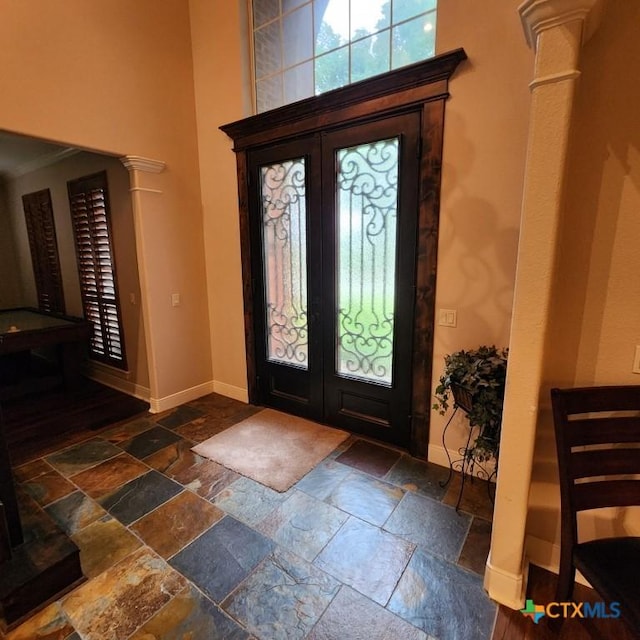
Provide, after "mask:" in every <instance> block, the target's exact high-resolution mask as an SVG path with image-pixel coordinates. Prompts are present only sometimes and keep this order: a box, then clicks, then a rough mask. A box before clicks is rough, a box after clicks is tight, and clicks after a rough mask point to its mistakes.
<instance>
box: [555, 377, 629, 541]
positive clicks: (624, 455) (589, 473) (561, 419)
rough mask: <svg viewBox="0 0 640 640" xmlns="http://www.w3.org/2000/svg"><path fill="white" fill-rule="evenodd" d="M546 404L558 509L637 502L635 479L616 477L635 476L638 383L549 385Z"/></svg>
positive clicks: (573, 535) (573, 520)
mask: <svg viewBox="0 0 640 640" xmlns="http://www.w3.org/2000/svg"><path fill="white" fill-rule="evenodd" d="M551 404H552V407H553V420H554V424H555V433H556V445H557V449H558V467H559V470H560V494H561V500H562V509H563V511H564V510H565V509H570V510H573V511H585V510H588V509H599V508H601V507H623V506H633V505H640V480H629V479H623V478H621V476H633V475H640V415H639V416H635V415H632V416H629V415H628V413H629V412H638V413H639V414H640V385H633V386H613V387H582V388H576V389H552V390H551ZM616 412H625V415H620V416H616V415H615V413H616ZM602 414H606V415H602ZM573 416H576V417H575V418H573ZM634 445H638V446H635V447H634ZM583 447H594V448H587V450H584V448H583ZM587 478H593V480H592V481H588V480H585V479H587ZM576 480H578V482H576ZM568 522H572V523H575V519H569V520H568ZM571 526H572V528H575V527H574V525H573V524H572V525H571ZM576 536H577V532H576V531H575V530H574V532H573V534H572V537H573V538H574V539H576Z"/></svg>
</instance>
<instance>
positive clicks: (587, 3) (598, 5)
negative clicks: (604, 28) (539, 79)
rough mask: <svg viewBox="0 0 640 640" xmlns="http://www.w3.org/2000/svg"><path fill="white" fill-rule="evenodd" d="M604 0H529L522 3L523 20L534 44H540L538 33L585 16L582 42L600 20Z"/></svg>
mask: <svg viewBox="0 0 640 640" xmlns="http://www.w3.org/2000/svg"><path fill="white" fill-rule="evenodd" d="M603 7H604V0H525V2H523V3H522V4H521V5H520V6H519V7H518V12H519V13H520V20H521V21H522V26H523V28H524V34H525V37H526V39H527V43H528V44H529V46H530V47H532V48H534V49H535V48H536V42H537V39H538V34H539V33H540V32H541V31H544V30H546V29H551V28H553V27H559V26H561V25H563V24H566V23H567V22H572V21H574V20H581V21H582V22H583V23H584V25H583V29H582V44H584V43H585V42H586V41H587V40H588V39H589V38H590V37H591V36H592V35H593V33H594V32H595V30H596V29H597V28H598V26H599V24H600V19H601V17H602V11H603Z"/></svg>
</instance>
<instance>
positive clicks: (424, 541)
mask: <svg viewBox="0 0 640 640" xmlns="http://www.w3.org/2000/svg"><path fill="white" fill-rule="evenodd" d="M470 524H471V518H470V517H469V516H468V515H466V514H464V513H456V511H455V509H453V508H452V507H448V506H445V505H443V504H441V503H439V502H436V501H435V500H432V499H431V498H424V497H422V496H419V495H416V494H415V493H407V494H405V496H404V498H403V499H402V502H401V503H400V504H399V505H398V506H397V508H396V510H395V511H394V512H393V513H392V514H391V516H390V518H389V519H388V520H387V522H386V523H385V525H384V530H385V531H389V532H390V533H394V534H395V535H397V536H400V537H402V538H405V539H406V540H409V541H411V542H413V543H414V544H419V545H423V546H425V547H426V548H427V549H428V550H429V551H430V552H431V553H435V554H437V555H439V556H442V557H443V558H445V559H447V560H452V561H455V560H456V559H457V558H458V555H459V554H460V550H461V549H462V544H463V542H464V539H465V536H466V535H467V532H468V530H469V525H470Z"/></svg>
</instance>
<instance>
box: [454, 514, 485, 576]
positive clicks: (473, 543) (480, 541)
mask: <svg viewBox="0 0 640 640" xmlns="http://www.w3.org/2000/svg"><path fill="white" fill-rule="evenodd" d="M490 546H491V523H490V522H487V521H486V520H483V519H482V518H474V519H473V520H472V521H471V527H470V528H469V533H468V534H467V537H466V539H465V541H464V545H463V547H462V551H461V552H460V557H459V558H458V564H459V565H460V566H461V567H465V569H469V570H471V571H474V572H475V573H478V574H480V575H482V576H483V575H484V571H485V565H486V563H487V557H488V556H489V547H490Z"/></svg>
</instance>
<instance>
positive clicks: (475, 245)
mask: <svg viewBox="0 0 640 640" xmlns="http://www.w3.org/2000/svg"><path fill="white" fill-rule="evenodd" d="M518 4H519V2H517V1H515V0H514V1H512V0H509V1H505V0H487V1H485V2H467V1H466V0H446V1H443V2H440V3H439V4H438V32H437V39H436V43H437V51H438V53H440V52H445V51H448V50H451V49H454V48H456V47H464V49H465V51H466V52H467V55H468V56H469V60H468V61H467V62H466V63H463V65H461V67H460V68H459V70H458V72H456V74H455V75H454V77H453V79H452V81H451V83H450V92H451V98H450V99H449V101H448V102H447V105H446V114H445V131H444V151H443V153H444V165H443V173H442V200H441V207H440V238H439V248H438V280H437V290H436V308H445V309H456V310H457V312H458V326H457V327H456V328H448V327H439V326H436V327H435V342H434V362H433V386H434V387H435V385H436V384H437V381H438V378H439V376H440V375H441V373H442V368H443V366H444V361H443V357H444V355H445V354H447V353H451V352H453V351H457V350H459V349H467V348H475V347H478V346H480V345H482V344H487V345H492V344H495V345H496V346H498V347H506V346H508V344H509V329H510V324H511V306H512V302H513V286H514V277H515V265H516V253H517V246H518V233H519V224H520V205H521V200H522V184H523V177H524V161H525V151H526V141H527V130H528V122H529V88H528V82H529V79H530V77H531V70H532V67H533V53H532V52H531V50H530V49H529V48H528V47H527V45H526V43H525V40H524V37H523V35H522V27H521V25H520V20H519V17H518V13H517V6H518ZM431 415H432V422H431V432H430V448H429V458H430V459H431V460H433V461H434V462H439V463H441V464H443V463H446V459H445V458H444V456H443V451H442V449H441V435H442V428H443V426H444V423H445V420H446V419H447V418H448V416H445V417H442V416H440V415H438V414H437V413H435V412H433V411H432V414H431ZM467 430H468V422H467V421H466V419H465V418H463V417H462V416H460V419H457V418H456V421H454V423H452V425H451V427H450V428H449V431H448V432H447V446H448V447H449V448H450V449H452V450H455V449H457V447H459V446H462V444H463V442H464V440H463V439H464V438H465V437H466V434H467Z"/></svg>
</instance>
